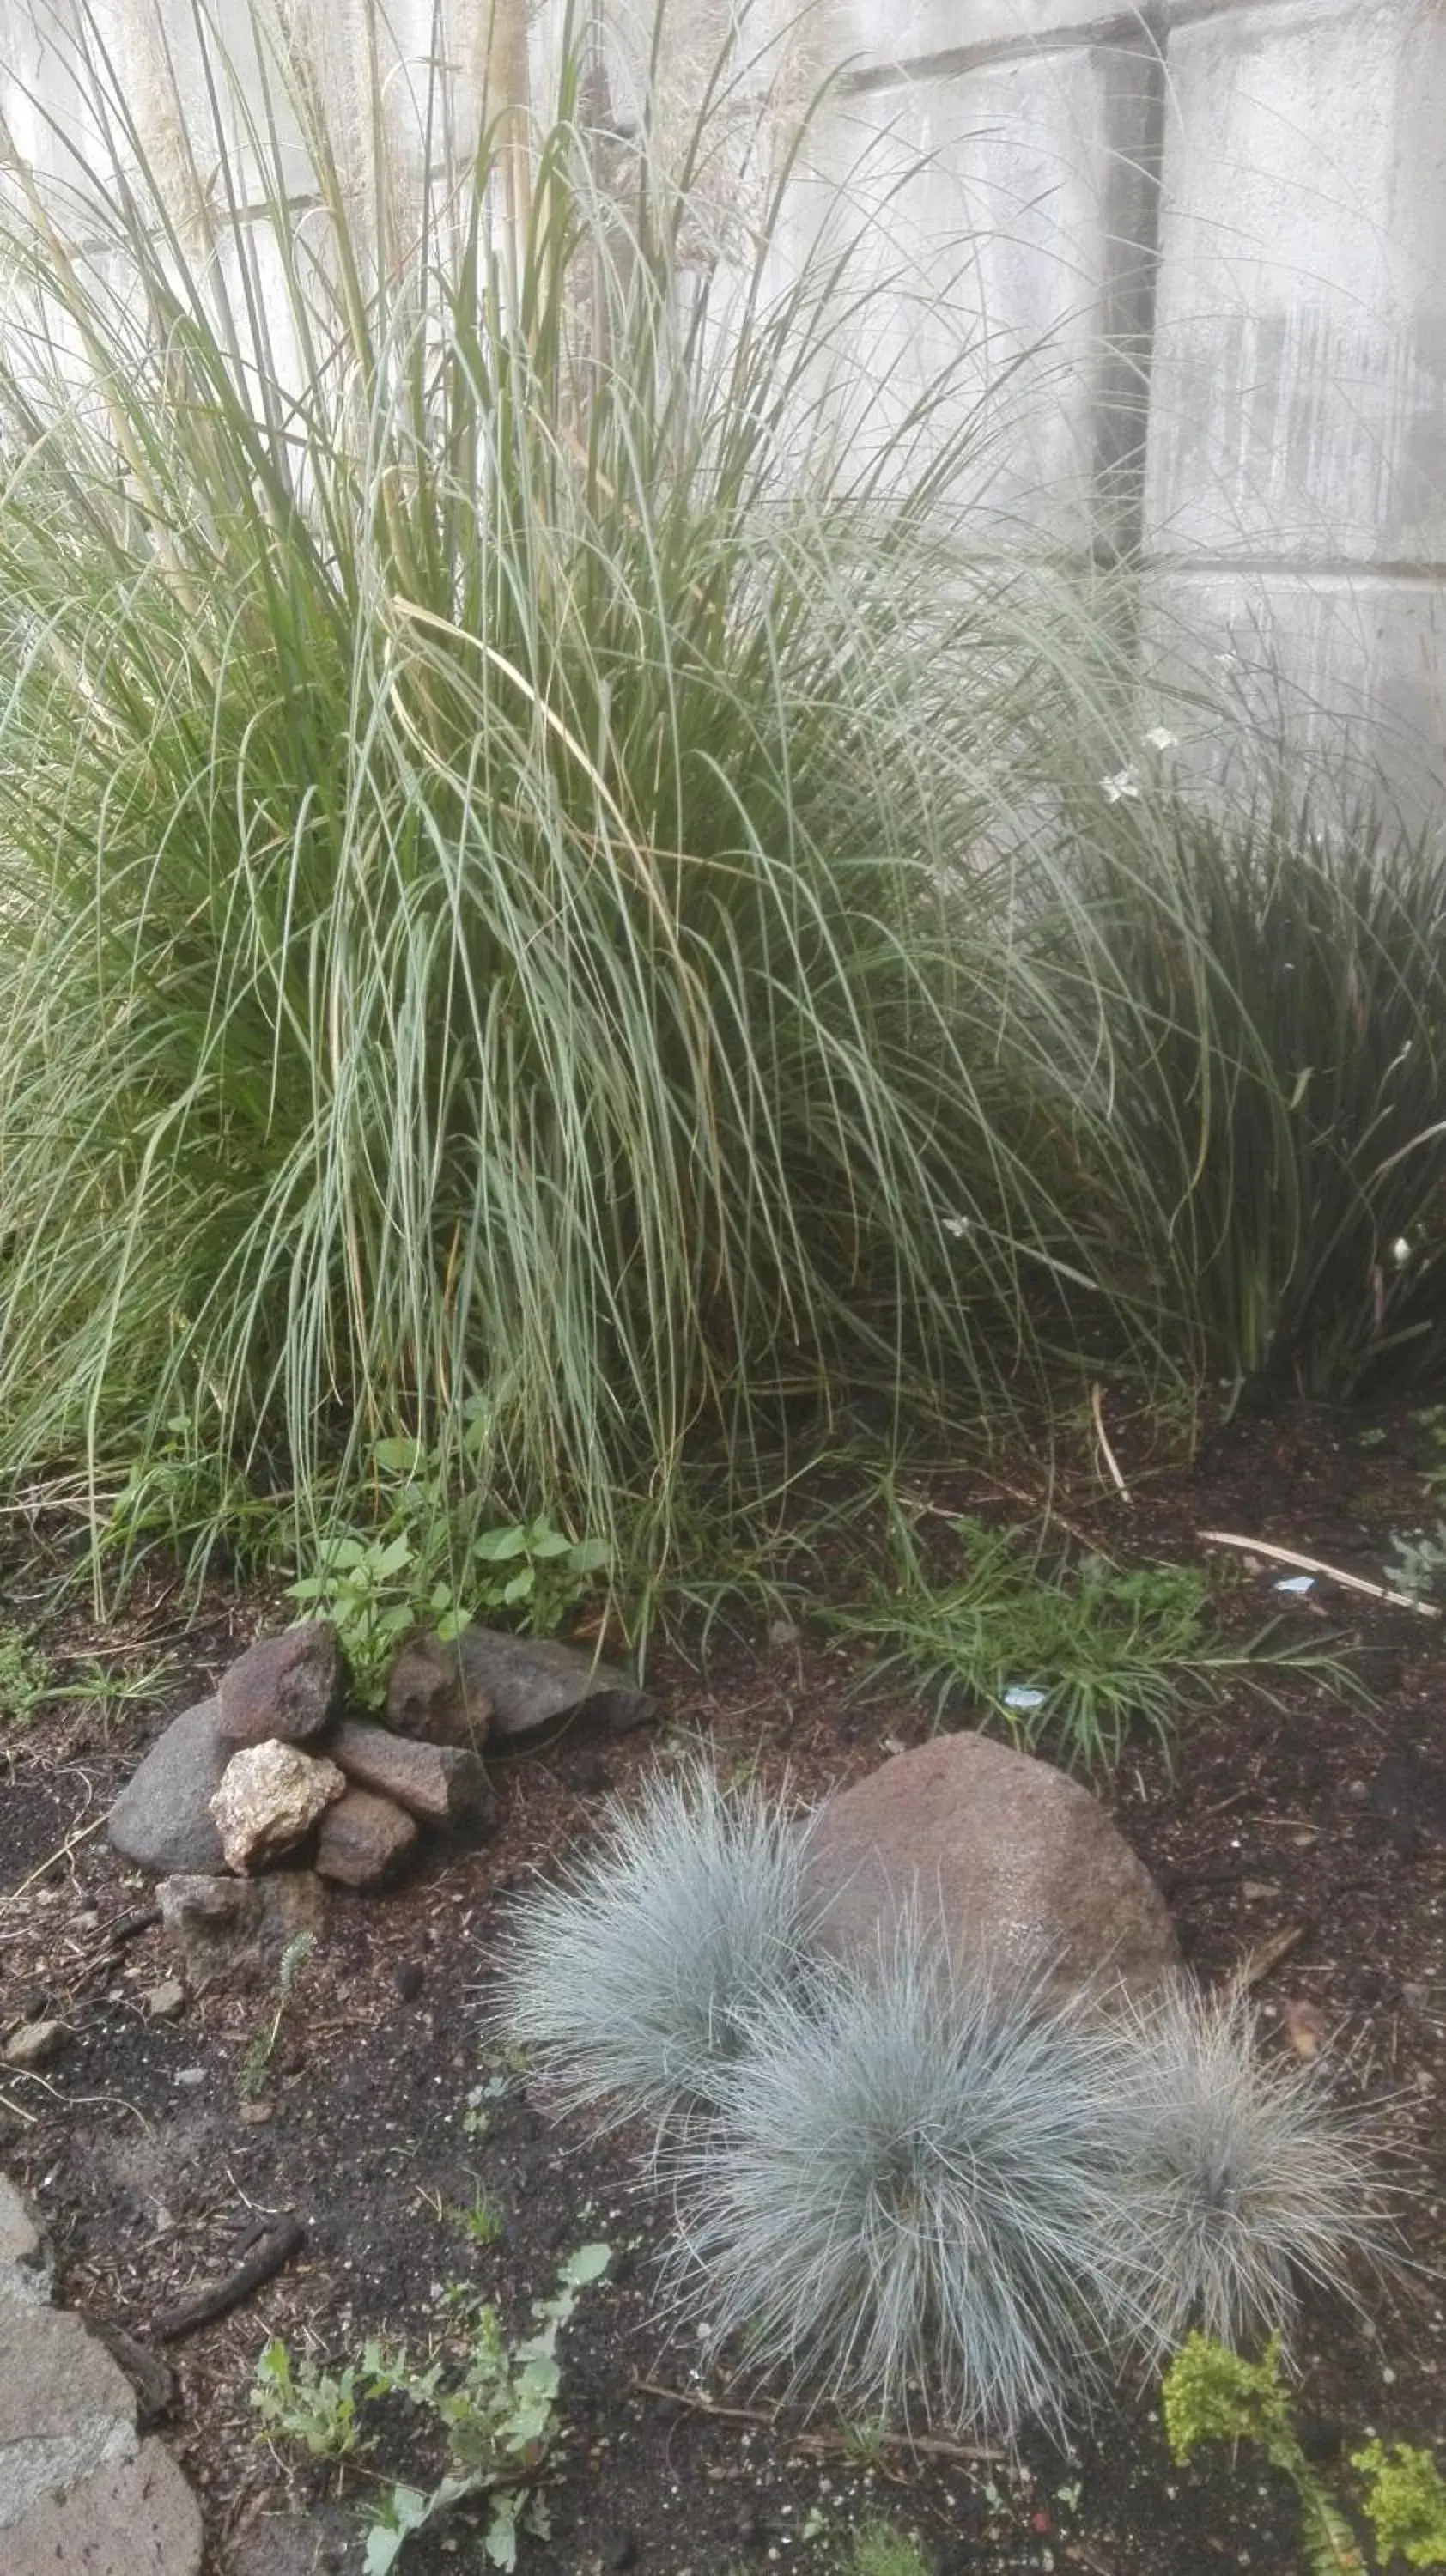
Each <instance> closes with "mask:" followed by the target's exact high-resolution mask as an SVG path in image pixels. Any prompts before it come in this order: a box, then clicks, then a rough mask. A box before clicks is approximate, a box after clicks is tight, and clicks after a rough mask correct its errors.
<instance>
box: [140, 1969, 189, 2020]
mask: <svg viewBox="0 0 1446 2576" xmlns="http://www.w3.org/2000/svg"><path fill="white" fill-rule="evenodd" d="M140 2001H141V2003H142V2004H143V2005H144V2006H145V2010H146V2018H147V2020H148V2021H174V2020H175V2019H176V2016H177V2015H178V2013H183V2012H184V2011H185V2009H186V1989H185V1987H184V1986H183V1985H182V1983H181V1981H180V1979H179V1977H164V1978H163V1979H162V1980H161V1983H160V1984H159V1985H158V1986H148V1987H147V1988H146V1990H145V1993H144V1994H143V1995H142V1996H141V1997H140Z"/></svg>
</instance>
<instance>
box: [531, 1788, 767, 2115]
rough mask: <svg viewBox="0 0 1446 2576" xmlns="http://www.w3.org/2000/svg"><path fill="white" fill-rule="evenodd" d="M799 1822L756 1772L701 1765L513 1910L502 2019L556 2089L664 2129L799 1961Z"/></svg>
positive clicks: (645, 1800) (620, 1811) (650, 1791)
mask: <svg viewBox="0 0 1446 2576" xmlns="http://www.w3.org/2000/svg"><path fill="white" fill-rule="evenodd" d="M806 1841H807V1836H806V1832H805V1830H804V1829H803V1828H802V1826H801V1825H800V1823H799V1821H798V1820H797V1819H796V1818H795V1817H794V1816H793V1814H792V1813H790V1812H789V1811H788V1810H787V1809H786V1808H785V1807H783V1806H781V1805H780V1803H779V1802H778V1801H777V1800H776V1799H774V1798H772V1797H770V1796H768V1795H767V1794H766V1793H765V1792H764V1791H763V1789H762V1788H761V1787H760V1786H759V1784H758V1783H757V1782H756V1781H748V1782H745V1783H741V1784H738V1785H735V1786H732V1787H726V1786H725V1785H724V1784H723V1783H722V1782H721V1781H720V1780H719V1779H718V1777H717V1775H716V1773H715V1772H713V1771H712V1770H710V1769H709V1768H707V1767H706V1766H705V1765H703V1764H701V1763H696V1764H693V1763H689V1764H683V1765H680V1766H679V1768H678V1769H677V1770H676V1771H674V1772H672V1773H671V1774H666V1775H662V1776H660V1777H657V1778H655V1779H653V1780H652V1781H650V1782H649V1784H648V1786H647V1788H646V1789H645V1790H644V1792H643V1794H642V1796H641V1797H640V1798H638V1799H636V1800H634V1801H630V1802H628V1803H622V1802H618V1803H617V1804H615V1805H614V1806H613V1807H612V1808H611V1810H610V1811H609V1813H608V1816H607V1818H606V1821H605V1824H604V1828H603V1835H602V1839H601V1842H600V1845H599V1847H598V1848H597V1849H596V1850H593V1851H588V1852H584V1853H582V1854H581V1855H579V1856H577V1857H576V1858H574V1860H573V1861H572V1863H571V1865H570V1867H569V1868H568V1870H567V1872H566V1874H565V1875H564V1876H563V1877H562V1879H561V1880H560V1881H558V1882H556V1883H554V1884H552V1885H549V1886H545V1887H542V1888H540V1889H537V1890H535V1891H533V1892H531V1893H530V1894H529V1895H528V1896H527V1897H526V1898H525V1899H523V1900H522V1902H521V1903H520V1904H519V1906H518V1908H517V1909H516V1912H515V1915H514V1919H513V1925H512V1932H511V1937H510V1940H509V1944H508V1949H507V1954H506V1958H505V1961H504V1965H503V1972H502V1998H501V2005H500V2026H501V2028H502V2030H503V2032H504V2033H505V2036H506V2039H507V2041H508V2043H509V2044H510V2045H512V2046H518V2047H521V2048H523V2049H525V2050H526V2051H527V2053H528V2056H529V2058H530V2060H532V2061H533V2062H534V2063H535V2064H536V2066H537V2068H538V2072H539V2074H540V2076H541V2078H542V2079H543V2081H544V2082H545V2083H546V2084H547V2085H548V2086H549V2087H550V2088H551V2089H552V2090H553V2091H555V2092H556V2093H558V2094H559V2095H560V2096H561V2098H562V2099H564V2100H566V2101H568V2102H571V2103H576V2104H581V2105H583V2106H585V2107H587V2108H588V2109H598V2108H604V2109H605V2110H606V2111H607V2112H608V2114H609V2115H610V2116H612V2117H616V2118H618V2119H625V2118H628V2117H632V2116H635V2115H638V2114H642V2115H644V2116H646V2117H649V2118H651V2119H652V2120H653V2121H654V2122H656V2123H657V2124H658V2126H659V2128H660V2129H661V2128H662V2127H663V2126H665V2125H666V2124H668V2123H670V2122H673V2121H676V2120H677V2119H679V2118H682V2119H683V2120H684V2121H686V2119H687V2118H688V2116H689V2115H690V2113H692V2112H693V2111H694V2110H695V2109H696V2108H697V2107H698V2106H699V2105H700V2104H703V2105H708V2104H712V2103H714V2102H715V2101H716V2099H717V2095H718V2089H719V2086H720V2084H721V2083H722V2081H723V2080H724V2076H725V2073H726V2070H727V2069H728V2067H729V2066H730V2065H731V2063H732V2062H733V2060H734V2059H735V2057H736V2056H737V2054H738V2052H739V2051H740V2049H741V2048H743V2047H744V2045H745V2044H746V2042H747V2037H748V2034H749V2032H750V2031H751V2030H752V2028H753V2026H754V2021H755V2018H756V2017H757V2016H759V2015H760V2014H761V2015H764V2016H767V2015H769V2014H771V2013H772V2012H773V2010H774V2009H775V2007H776V2006H777V2005H778V2004H779V2002H780V1999H781V1997H782V1996H783V1995H784V1994H785V1993H786V1992H788V1991H789V1990H790V1989H792V1988H793V1987H794V1986H796V1985H797V1983H798V1982H799V1980H800V1979H801V1978H802V1977H803V1976H804V1974H805V1967H804V1957H805V1950H806V1937H807V1928H808V1907H807V1902H806V1899H805V1896H804V1891H803V1860H804V1853H805V1848H806Z"/></svg>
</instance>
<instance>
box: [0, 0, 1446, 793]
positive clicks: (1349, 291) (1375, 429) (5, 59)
mask: <svg viewBox="0 0 1446 2576" xmlns="http://www.w3.org/2000/svg"><path fill="white" fill-rule="evenodd" d="M81 5H82V0H0V112H3V113H4V114H5V115H6V116H7V118H8V119H9V121H10V124H11V127H12V129H13V131H14V133H15V135H16V138H17V140H19V141H20V142H21V143H22V146H23V147H24V148H31V149H33V150H34V151H35V153H36V155H37V157H38V158H39V159H40V160H41V161H42V163H43V164H44V166H45V168H46V169H47V171H48V172H51V173H53V174H54V175H56V176H57V177H62V178H63V177H64V176H65V174H66V170H67V154H66V149H65V139H64V138H65V134H66V132H67V130H68V122H67V121H68V119H69V118H71V117H72V116H74V118H75V119H76V129H75V130H76V131H77V133H79V134H83V127H84V119H83V115H82V113H81V111H80V109H79V108H78V106H77V105H76V104H75V101H74V97H73V94H72V93H71V92H69V91H68V90H67V87H66V75H65V72H64V65H63V52H64V47H63V43H61V42H59V41H57V31H59V32H60V34H61V35H62V36H63V31H64V28H65V26H66V25H67V24H68V23H72V22H73V20H74V18H75V15H76V13H77V11H78V10H79V9H80V7H81ZM91 5H92V7H93V8H94V10H95V14H96V16H97V17H98V19H99V20H100V21H101V22H102V23H103V24H104V25H105V26H106V28H107V31H108V33H109V34H110V35H111V36H112V38H113V41H114V44H115V47H116V50H117V55H118V58H119V59H121V60H122V61H124V62H126V63H127V64H132V63H133V65H134V74H135V79H136V81H137V84H138V90H139V92H140V93H141V94H142V95H144V93H145V90H146V82H147V64H148V61H150V60H151V59H152V57H151V56H150V55H149V54H148V50H147V49H148V47H151V46H153V45H154V41H155V39H154V32H153V26H154V21H153V12H154V11H155V9H156V8H157V7H159V8H160V9H161V10H162V11H163V12H164V19H165V24H166V26H167V27H168V29H169V30H170V31H171V32H172V33H173V36H174V42H175V45H176V48H177V53H178V58H179V60H180V61H181V63H182V66H183V86H184V66H185V63H186V60H187V55H186V45H187V41H188V40H187V32H186V31H187V25H188V21H189V0H91ZM599 5H600V7H601V8H602V10H603V12H604V15H605V19H606V22H607V23H608V25H609V27H610V30H611V33H612V38H613V57H614V95H615V97H618V98H621V99H622V100H623V102H624V104H625V103H626V92H627V87H628V77H629V75H628V64H629V60H630V59H631V60H632V61H634V62H635V61H636V59H637V44H638V22H639V18H640V16H641V15H643V14H645V13H646V12H647V11H648V9H649V7H650V0H599ZM765 5H766V6H767V7H768V8H769V9H771V11H772V13H773V16H772V23H773V24H774V25H775V26H776V27H777V28H779V29H783V28H786V27H787V28H791V30H792V32H791V33H789V34H788V35H787V36H785V37H783V38H782V39H781V41H783V42H784V43H785V44H787V45H791V46H792V47H793V49H794V52H795V55H796V65H795V68H796V73H797V77H796V78H795V80H794V81H793V82H792V83H791V84H790V83H788V82H785V83H784V84H783V85H782V86H783V94H784V95H785V96H791V97H793V98H797V97H798V96H800V95H802V93H803V92H804V91H805V90H806V89H807V88H808V87H809V86H810V85H811V84H812V82H813V81H814V80H815V79H816V78H817V77H818V75H820V74H821V73H822V72H824V71H830V70H837V71H838V73H839V76H840V87H839V91H838V95H837V97H836V100H835V102H834V104H833V105H832V107H831V109H830V111H829V115H828V119H827V121H826V123H825V125H824V126H823V127H822V128H821V129H820V137H819V144H818V149H817V152H816V153H815V155H814V160H813V168H812V173H811V178H810V181H809V183H808V184H809V188H811V189H812V191H813V192H814V194H815V196H816V195H817V192H818V191H819V189H820V188H823V189H827V188H829V187H835V188H840V189H842V191H843V193H844V196H845V198H846V199H847V200H848V201H849V202H850V203H851V204H852V206H853V208H854V211H855V212H858V211H859V210H860V209H861V208H862V209H863V210H864V211H865V212H870V211H871V210H872V209H874V208H876V209H877V222H876V224H875V225H874V227H873V235H872V247H871V249H870V252H869V256H870V257H871V258H874V259H876V260H877V262H878V265H879V269H880V273H885V272H887V273H888V274H889V275H890V276H891V277H896V278H897V282H898V291H897V300H896V305H895V319H894V322H893V325H892V327H888V328H886V329H884V330H883V331H882V332H881V333H880V334H879V337H878V342H877V345H876V346H875V347H874V349H873V351H872V359H873V363H874V365H875V367H876V369H877V370H878V373H879V375H880V377H881V379H884V380H887V383H888V386H889V399H891V400H893V401H896V402H903V401H905V400H906V399H907V398H908V396H909V394H910V392H911V391H913V390H916V389H917V388H918V387H919V386H920V385H921V384H922V383H923V382H924V381H925V380H926V379H927V376H928V373H929V371H930V369H931V368H932V367H933V366H935V365H936V364H937V363H938V362H939V359H940V357H941V354H944V353H945V352H946V351H947V350H949V349H951V348H956V347H957V346H958V342H959V337H960V334H961V333H963V334H965V335H967V337H968V339H969V343H970V356H969V360H968V362H967V364H966V365H965V366H964V367H963V369H962V370H961V374H960V379H959V393H958V399H959V400H960V401H961V402H964V403H968V404H976V403H978V402H979V400H980V397H981V396H983V397H984V398H985V399H984V403H983V409H982V411H981V414H980V419H981V438H982V445H981V461H980V473H979V497H978V510H979V524H980V528H981V533H984V534H987V536H988V538H989V540H990V542H993V543H999V544H1003V545H1007V546H1017V547H1022V548H1027V549H1032V550H1035V551H1039V552H1042V553H1045V554H1047V555H1048V556H1050V557H1051V558H1053V559H1055V560H1061V559H1063V560H1065V561H1068V560H1070V559H1074V560H1081V559H1093V560H1096V561H1098V560H1105V561H1114V560H1118V559H1119V558H1120V557H1121V556H1124V557H1126V558H1128V559H1130V560H1132V561H1137V562H1138V563H1139V566H1140V572H1139V582H1140V598H1141V632H1142V636H1143V638H1144V642H1145V647H1146V651H1147V654H1148V655H1149V656H1151V657H1152V658H1153V659H1155V660H1156V661H1157V662H1158V663H1159V664H1160V665H1161V667H1163V668H1165V669H1167V670H1172V671H1174V672H1177V673H1180V674H1183V675H1185V676H1186V677H1189V676H1192V675H1193V676H1198V677H1201V678H1202V679H1203V681H1204V683H1205V685H1206V687H1207V689H1208V690H1209V691H1210V693H1211V694H1213V695H1215V696H1217V697H1220V698H1222V699H1223V700H1224V702H1225V713H1224V714H1223V715H1222V717H1221V718H1220V719H1219V720H1218V721H1217V722H1216V723H1215V725H1214V728H1213V732H1212V734H1211V739H1210V741H1209V742H1208V743H1207V744H1206V745H1205V746H1204V756H1205V757H1207V758H1208V759H1210V760H1212V761H1214V760H1218V759H1221V758H1228V757H1229V754H1230V750H1231V740H1230V734H1231V717H1230V713H1229V708H1230V706H1231V704H1235V705H1238V706H1239V707H1240V708H1241V709H1249V710H1251V711H1254V712H1259V711H1260V710H1262V709H1265V710H1268V711H1269V712H1270V713H1271V715H1272V717H1273V719H1274V720H1275V721H1277V722H1278V724H1279V726H1280V728H1281V731H1282V734H1283V737H1284V739H1285V740H1286V742H1287V744H1291V743H1293V744H1296V745H1298V746H1299V748H1300V750H1301V751H1302V753H1310V754H1315V753H1317V752H1325V753H1327V754H1331V753H1334V752H1336V751H1345V750H1347V749H1348V750H1349V751H1351V752H1352V753H1354V754H1356V755H1358V756H1360V757H1363V758H1365V759H1367V760H1372V759H1374V760H1379V761H1380V762H1381V763H1382V765H1383V766H1384V767H1385V768H1386V770H1387V772H1388V774H1389V775H1390V777H1391V778H1392V779H1393V780H1394V781H1395V782H1396V784H1397V786H1398V787H1399V789H1400V792H1401V794H1402V796H1403V799H1404V800H1405V801H1406V802H1407V803H1408V804H1410V805H1411V806H1412V807H1413V808H1414V809H1416V810H1421V809H1429V807H1430V806H1431V804H1432V802H1433V800H1434V799H1436V798H1438V797H1439V794H1440V788H1441V783H1442V778H1443V772H1446V752H1443V746H1446V0H1140V5H1139V6H1138V7H1128V6H1127V7H1119V6H1116V7H1108V6H1102V5H1100V0H817V5H816V7H815V8H814V9H812V10H811V11H810V12H809V13H808V14H807V15H806V16H805V17H803V18H801V19H800V18H797V17H796V13H795V11H794V9H793V7H792V5H791V0H765ZM223 6H224V12H225V22H226V25H227V28H228V32H231V33H232V34H233V41H234V42H235V44H236V45H237V46H238V48H240V49H241V50H242V51H243V52H244V42H245V37H244V26H245V19H246V14H247V13H246V0H223ZM306 6H307V7H309V9H310V13H311V17H312V19H313V20H314V22H315V25H316V27H317V28H318V30H320V31H322V32H323V34H324V36H325V41H326V45H327V50H328V59H329V61H330V63H331V64H332V67H333V74H332V76H334V77H335V79H336V81H337V82H338V83H339V84H341V85H342V88H343V89H344V85H345V82H346V79H347V77H348V67H349V65H354V64H355V62H356V60H357V59H359V54H358V47H359V44H360V37H359V34H358V29H359V27H360V24H361V22H362V19H363V17H364V14H365V7H366V0H306ZM550 6H552V0H537V5H531V6H529V0H516V6H515V8H513V9H512V10H511V11H504V12H502V13H501V14H500V15H499V16H497V17H496V18H495V19H492V20H491V21H490V23H491V26H492V33H491V36H490V39H479V37H478V34H477V29H478V28H479V27H485V26H487V25H488V23H489V12H488V11H487V10H486V9H485V8H484V7H482V6H481V5H480V0H478V5H477V6H476V7H473V8H471V9H469V7H468V6H467V0H447V7H446V10H445V13H444V16H445V27H444V33H445V39H446V42H447V46H448V53H449V58H451V59H453V60H460V61H462V62H463V63H464V65H466V64H469V63H470V65H471V68H472V70H473V71H474V72H475V71H476V70H477V69H478V68H479V65H480V61H481V56H480V55H479V53H478V46H479V42H480V43H482V45H483V50H484V51H485V45H486V42H488V41H490V43H491V44H492V46H493V49H494V53H495V50H496V47H497V45H498V44H499V42H500V43H501V44H502V45H503V47H504V49H508V50H509V61H508V63H507V64H506V65H504V66H503V71H504V75H505V77H506V79H507V81H508V83H509V84H510V86H512V87H514V88H515V87H517V86H518V85H520V84H524V83H525V81H526V78H527V67H528V63H529V61H530V62H531V64H532V67H533V77H534V78H536V76H537V69H538V66H539V64H540V63H542V62H544V61H545V57H546V50H547V38H546V27H547V11H548V9H549V7H550ZM672 7H673V10H674V24H675V27H676V30H677V34H676V38H675V45H676V50H677V53H678V56H679V59H680V61H683V60H684V59H685V58H686V57H688V56H689V54H690V51H691V54H692V56H694V57H696V59H697V60H699V61H701V60H702V59H703V58H704V56H705V55H706V54H707V52H708V51H709V50H710V48H711V46H712V44H713V42H714V41H716V39H717V37H718V35H719V34H720V32H721V31H723V30H725V29H726V27H727V25H728V23H729V19H730V7H729V5H727V0H672ZM625 9H630V10H631V11H632V13H633V15H632V20H631V23H630V24H629V23H628V22H626V21H625V20H624V19H623V17H622V14H621V13H622V12H623V11H624V10H625ZM430 15H431V11H430V0H393V7H392V12H391V16H392V26H393V30H394V41H395V46H396V54H397V64H398V76H397V77H396V78H394V79H393V80H392V83H391V91H390V94H391V95H393V96H394V97H402V98H404V97H405V80H406V75H405V66H406V63H407V61H408V60H409V59H412V58H416V57H419V56H420V55H421V54H422V53H423V52H425V49H426V44H427V27H428V26H429V24H430ZM233 22H234V25H233ZM46 30H48V31H49V34H48V36H47V34H46V32H45V31H46ZM499 30H500V31H501V32H500V36H499V33H498V31H499ZM469 49H470V50H469ZM512 57H515V60H513V59H511V58H512ZM493 70H494V74H495V73H496V71H497V64H496V62H495V60H494V63H493ZM684 86H686V83H684ZM37 93H38V95H39V97H40V99H41V101H42V103H43V104H45V105H48V106H49V107H50V109H51V110H52V112H53V114H54V116H55V118H56V122H57V125H58V127H59V129H60V130H59V133H56V132H55V131H54V130H47V129H46V128H45V127H44V123H43V118H38V117H37V112H36V109H35V107H34V106H33V104H31V103H30V102H31V100H32V98H33V97H34V96H35V95H36V94H37ZM0 184H3V182H0ZM298 187H299V189H300V188H302V187H304V174H303V173H301V172H300V171H298ZM805 193H806V192H805ZM800 220H801V221H807V220H811V218H810V217H807V216H804V217H801V218H800Z"/></svg>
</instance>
